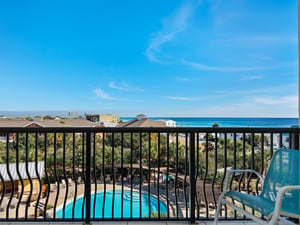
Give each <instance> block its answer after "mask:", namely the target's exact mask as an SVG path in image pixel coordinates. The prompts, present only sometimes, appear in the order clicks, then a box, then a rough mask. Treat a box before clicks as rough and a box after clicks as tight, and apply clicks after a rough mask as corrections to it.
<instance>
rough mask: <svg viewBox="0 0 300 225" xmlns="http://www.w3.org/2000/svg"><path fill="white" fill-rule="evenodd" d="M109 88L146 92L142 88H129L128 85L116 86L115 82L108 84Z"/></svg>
mask: <svg viewBox="0 0 300 225" xmlns="http://www.w3.org/2000/svg"><path fill="white" fill-rule="evenodd" d="M108 87H110V88H112V89H116V90H120V91H144V89H142V88H138V87H132V86H129V85H128V84H127V83H121V84H119V85H116V84H115V82H110V83H109V84H108Z"/></svg>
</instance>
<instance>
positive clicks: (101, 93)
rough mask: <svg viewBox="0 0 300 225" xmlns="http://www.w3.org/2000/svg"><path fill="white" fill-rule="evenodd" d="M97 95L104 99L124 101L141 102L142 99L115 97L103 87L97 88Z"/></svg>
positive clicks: (95, 91)
mask: <svg viewBox="0 0 300 225" xmlns="http://www.w3.org/2000/svg"><path fill="white" fill-rule="evenodd" d="M94 93H95V94H96V96H97V97H98V98H100V99H102V100H111V101H122V102H140V100H136V99H127V98H115V97H113V96H111V95H110V94H108V93H107V92H105V91H104V90H102V89H101V88H97V89H95V90H94Z"/></svg>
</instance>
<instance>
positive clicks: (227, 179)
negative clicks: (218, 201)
mask: <svg viewBox="0 0 300 225" xmlns="http://www.w3.org/2000/svg"><path fill="white" fill-rule="evenodd" d="M236 172H238V173H255V174H256V175H257V176H258V178H259V179H260V180H261V183H262V186H263V185H264V178H263V177H262V175H261V174H260V173H259V172H257V171H255V170H251V169H233V170H229V171H227V174H226V177H225V189H224V190H228V189H227V188H228V181H229V178H230V177H231V175H232V174H233V173H236Z"/></svg>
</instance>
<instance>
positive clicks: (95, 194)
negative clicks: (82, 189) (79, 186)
mask: <svg viewBox="0 0 300 225" xmlns="http://www.w3.org/2000/svg"><path fill="white" fill-rule="evenodd" d="M96 135H97V134H96V133H93V171H94V173H93V175H94V184H95V191H94V204H93V219H95V218H96V203H97V202H96V201H97V183H98V182H97V180H98V179H97V169H96V168H97V165H96V137H97V136H96Z"/></svg>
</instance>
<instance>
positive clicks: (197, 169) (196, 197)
mask: <svg viewBox="0 0 300 225" xmlns="http://www.w3.org/2000/svg"><path fill="white" fill-rule="evenodd" d="M196 136H197V139H196V140H197V141H196V174H195V185H196V189H197V182H198V178H199V183H200V176H199V174H200V165H199V164H200V158H199V157H200V156H199V132H197V134H196ZM198 193H199V191H196V196H195V201H196V206H195V207H196V208H197V216H196V217H197V218H198V219H199V217H200V204H199V199H200V196H199V194H198Z"/></svg>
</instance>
